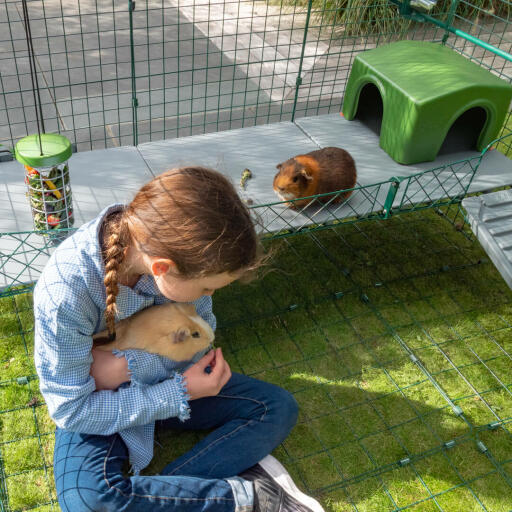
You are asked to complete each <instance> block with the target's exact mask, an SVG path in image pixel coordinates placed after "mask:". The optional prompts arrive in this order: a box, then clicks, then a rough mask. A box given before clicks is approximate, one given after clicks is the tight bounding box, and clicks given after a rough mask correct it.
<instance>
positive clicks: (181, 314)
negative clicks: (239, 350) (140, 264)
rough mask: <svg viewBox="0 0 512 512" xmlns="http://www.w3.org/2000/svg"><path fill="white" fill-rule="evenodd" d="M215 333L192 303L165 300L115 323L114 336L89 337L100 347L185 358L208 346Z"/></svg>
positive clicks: (96, 335) (175, 359) (178, 359)
mask: <svg viewBox="0 0 512 512" xmlns="http://www.w3.org/2000/svg"><path fill="white" fill-rule="evenodd" d="M214 338H215V336H214V333H213V330H212V328H211V327H210V325H209V324H208V323H207V322H206V321H205V320H203V319H202V318H201V317H200V316H199V315H198V314H197V312H196V308H195V307H194V305H193V304H181V303H175V302H166V303H165V304H161V305H158V306H151V307H149V308H146V309H143V310H142V311H139V312H138V313H135V315H132V316H130V317H128V318H125V319H124V320H121V321H120V322H118V323H117V324H116V339H115V340H114V341H112V342H108V341H106V340H107V339H108V332H107V331H103V332H100V333H98V334H95V335H94V336H93V341H94V342H95V345H94V346H95V347H96V348H98V349H100V350H105V351H112V350H114V349H118V350H126V349H129V348H135V349H139V350H145V351H146V352H152V353H154V354H159V355H161V356H165V357H167V358H168V359H172V360H173V361H186V360H188V359H191V358H192V357H193V356H194V355H195V354H197V353H198V352H200V351H201V350H204V349H205V348H207V347H208V346H210V345H211V343H212V342H213V340H214Z"/></svg>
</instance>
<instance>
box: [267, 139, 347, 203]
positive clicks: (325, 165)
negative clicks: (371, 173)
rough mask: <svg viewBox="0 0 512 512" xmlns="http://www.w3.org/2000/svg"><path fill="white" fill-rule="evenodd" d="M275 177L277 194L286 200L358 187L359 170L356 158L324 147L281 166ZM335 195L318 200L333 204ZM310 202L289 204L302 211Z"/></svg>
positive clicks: (343, 196)
mask: <svg viewBox="0 0 512 512" xmlns="http://www.w3.org/2000/svg"><path fill="white" fill-rule="evenodd" d="M276 167H277V169H279V172H278V173H277V174H276V175H275V177H274V191H275V193H276V194H277V195H278V196H279V197H280V198H281V199H282V200H283V201H289V200H290V199H296V198H298V197H308V196H314V195H317V194H326V193H328V192H335V191H336V190H346V189H350V188H353V187H355V186H356V180H357V171H356V164H355V162H354V159H353V158H352V157H351V156H350V154H349V153H348V152H347V151H345V150H344V149H341V148H334V147H329V148H322V149H318V150H316V151H311V153H306V154H305V155H297V156H295V157H293V158H290V159H289V160H286V162H283V163H281V164H278V165H277V166H276ZM351 193H352V192H347V193H345V194H340V195H339V196H337V197H336V198H335V199H334V200H333V202H339V201H342V200H344V199H347V198H348V197H349V196H350V194H351ZM332 197H333V196H330V195H329V196H325V197H323V198H319V199H318V200H320V201H324V202H326V201H330V200H331V199H332ZM311 201H312V200H311V199H306V200H304V201H294V202H292V203H287V206H290V207H291V208H302V207H303V206H306V205H307V204H308V203H310V202H311Z"/></svg>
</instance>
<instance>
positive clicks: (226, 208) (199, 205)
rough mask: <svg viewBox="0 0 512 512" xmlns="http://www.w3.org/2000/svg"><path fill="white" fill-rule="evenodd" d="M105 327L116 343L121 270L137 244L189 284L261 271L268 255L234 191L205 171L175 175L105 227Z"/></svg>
mask: <svg viewBox="0 0 512 512" xmlns="http://www.w3.org/2000/svg"><path fill="white" fill-rule="evenodd" d="M103 232H104V235H103V258H104V262H105V279H104V282H105V288H106V295H107V298H106V306H107V307H106V310H105V321H106V324H107V329H108V333H109V337H110V339H113V338H114V337H115V318H116V297H117V294H118V292H119V288H118V280H119V268H120V266H121V263H122V262H123V259H124V255H125V249H126V248H127V247H128V246H129V245H131V244H134V245H135V246H136V247H137V248H138V249H139V250H141V251H142V252H143V253H145V254H147V255H149V256H155V257H158V258H165V259H170V260H172V261H173V262H174V263H175V265H176V270H177V272H178V274H179V276H180V277H181V278H183V279H189V278H197V277H204V276H209V275H214V274H220V273H223V272H228V273H235V272H240V271H247V272H250V271H252V270H255V269H256V268H257V267H258V266H259V265H260V264H261V262H262V259H263V252H262V250H261V245H260V242H259V239H258V236H257V234H256V231H255V229H254V224H253V222H252V220H251V217H250V213H249V209H248V208H247V207H246V206H245V205H244V204H243V203H242V201H241V200H240V198H239V196H238V194H237V193H236V191H235V189H234V187H233V185H232V184H231V183H230V182H229V181H228V179H226V178H225V177H224V176H223V175H222V174H221V173H219V172H217V171H214V170H212V169H207V168H204V167H182V168H178V169H171V170H169V171H167V172H164V173H163V174H161V175H159V176H157V177H156V178H154V179H153V180H151V181H150V182H149V183H147V184H146V185H144V186H143V187H142V188H141V189H140V190H139V192H138V193H137V194H136V196H135V197H134V199H133V201H132V202H131V203H130V204H129V205H128V206H127V207H126V208H125V209H124V210H122V211H120V212H116V213H114V214H112V215H110V216H109V217H108V218H107V219H106V221H105V224H104V226H103Z"/></svg>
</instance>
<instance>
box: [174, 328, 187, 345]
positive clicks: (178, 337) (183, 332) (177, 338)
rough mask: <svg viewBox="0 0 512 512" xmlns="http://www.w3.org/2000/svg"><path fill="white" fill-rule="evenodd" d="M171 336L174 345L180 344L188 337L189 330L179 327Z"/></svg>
mask: <svg viewBox="0 0 512 512" xmlns="http://www.w3.org/2000/svg"><path fill="white" fill-rule="evenodd" d="M173 335H174V336H173V339H172V341H173V342H174V343H182V342H184V341H185V340H186V339H187V338H188V337H189V336H190V330H189V329H188V327H180V328H179V329H178V331H177V332H175V333H173Z"/></svg>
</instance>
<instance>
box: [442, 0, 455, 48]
mask: <svg viewBox="0 0 512 512" xmlns="http://www.w3.org/2000/svg"><path fill="white" fill-rule="evenodd" d="M458 5H459V0H452V3H451V5H450V10H449V11H448V16H447V17H446V24H447V25H450V26H451V24H452V22H453V17H454V16H455V11H456V10H457V7H458ZM449 36H450V32H449V30H447V29H445V32H444V36H443V39H442V43H443V44H444V43H446V41H447V40H448V37H449Z"/></svg>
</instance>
